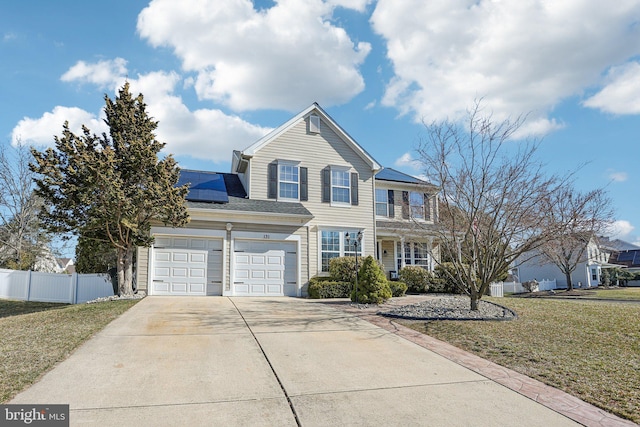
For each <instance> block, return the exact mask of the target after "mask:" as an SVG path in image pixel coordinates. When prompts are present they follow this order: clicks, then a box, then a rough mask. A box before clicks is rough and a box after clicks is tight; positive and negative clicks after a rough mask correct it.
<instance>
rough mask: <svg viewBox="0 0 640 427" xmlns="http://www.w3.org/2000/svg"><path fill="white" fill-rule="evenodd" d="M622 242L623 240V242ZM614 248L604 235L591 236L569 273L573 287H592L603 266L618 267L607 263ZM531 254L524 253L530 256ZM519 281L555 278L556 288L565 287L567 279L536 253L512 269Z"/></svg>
mask: <svg viewBox="0 0 640 427" xmlns="http://www.w3.org/2000/svg"><path fill="white" fill-rule="evenodd" d="M623 243H624V242H623ZM613 251H614V249H613V248H612V247H611V241H610V240H609V239H608V238H606V237H595V236H594V237H591V238H590V239H589V242H588V243H587V247H586V250H585V251H584V254H582V257H581V258H580V261H579V263H578V264H577V266H576V269H575V271H574V272H573V273H572V274H571V279H572V282H573V287H574V288H592V287H597V286H598V285H599V284H600V276H601V274H602V269H603V268H613V267H618V266H617V265H613V264H610V263H609V259H610V257H611V254H612V253H613ZM530 256H531V254H525V257H530ZM513 270H514V271H515V275H516V276H517V277H518V278H519V281H520V282H521V283H523V282H527V281H530V280H554V279H555V280H556V287H557V288H558V289H566V288H567V279H566V277H565V275H564V273H562V272H561V271H560V269H559V268H558V267H557V266H556V265H555V264H553V263H552V262H549V261H548V260H546V259H545V257H544V256H543V255H537V256H534V257H533V258H531V259H529V260H528V261H525V262H523V263H520V264H516V268H515V269H513Z"/></svg>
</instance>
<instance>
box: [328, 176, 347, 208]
mask: <svg viewBox="0 0 640 427" xmlns="http://www.w3.org/2000/svg"><path fill="white" fill-rule="evenodd" d="M331 201H332V202H336V203H351V175H350V174H349V171H346V170H339V169H331Z"/></svg>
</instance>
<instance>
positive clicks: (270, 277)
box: [233, 240, 298, 296]
mask: <svg viewBox="0 0 640 427" xmlns="http://www.w3.org/2000/svg"><path fill="white" fill-rule="evenodd" d="M297 269H298V266H297V254H296V244H295V243H293V242H273V241H256V240H236V241H235V243H234V276H233V277H234V279H233V288H234V295H239V296H242V295H245V296H281V295H289V296H296V295H297V291H298V286H297V280H296V278H297Z"/></svg>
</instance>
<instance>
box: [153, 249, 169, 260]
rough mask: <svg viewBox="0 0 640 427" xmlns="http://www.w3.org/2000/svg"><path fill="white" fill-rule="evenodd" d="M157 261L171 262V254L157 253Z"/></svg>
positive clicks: (165, 252)
mask: <svg viewBox="0 0 640 427" xmlns="http://www.w3.org/2000/svg"><path fill="white" fill-rule="evenodd" d="M155 260H156V261H160V262H166V261H170V260H171V253H169V252H167V251H156V252H155Z"/></svg>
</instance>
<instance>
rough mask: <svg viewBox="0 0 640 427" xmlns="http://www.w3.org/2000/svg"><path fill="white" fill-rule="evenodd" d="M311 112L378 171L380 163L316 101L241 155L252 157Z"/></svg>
mask: <svg viewBox="0 0 640 427" xmlns="http://www.w3.org/2000/svg"><path fill="white" fill-rule="evenodd" d="M313 112H315V113H317V114H318V115H319V116H320V117H321V118H322V121H323V122H324V123H326V124H327V125H329V127H330V128H331V129H332V130H333V131H334V132H336V134H338V136H340V137H341V138H342V140H343V141H345V143H347V145H349V146H350V147H351V149H353V150H354V151H355V152H356V153H357V154H358V155H359V156H360V157H361V158H362V159H363V160H364V161H365V162H366V163H367V164H368V165H369V166H371V169H372V170H374V171H378V170H380V169H381V168H382V166H380V164H379V163H378V162H377V161H376V160H375V159H374V158H373V157H371V155H370V154H369V153H367V151H366V150H365V149H364V148H362V147H361V146H360V145H359V144H358V143H357V142H356V141H355V140H354V139H353V138H352V137H351V136H350V135H349V134H348V133H347V132H346V131H345V130H344V129H342V127H340V125H338V124H337V123H336V122H335V120H333V118H331V116H329V114H327V112H326V111H324V110H323V109H322V107H320V105H319V104H318V103H317V102H314V103H313V104H311V105H310V106H308V107H307V108H305V109H304V110H302V111H301V112H299V113H298V114H296V115H295V116H293V117H292V118H291V119H289V120H288V121H287V122H285V123H283V124H282V125H280V126H278V127H277V128H275V129H274V130H272V131H271V132H269V133H268V134H266V135H265V136H263V137H262V138H260V139H259V140H257V141H256V142H254V143H253V144H252V145H250V146H249V147H247V148H245V149H244V150H242V152H241V155H242V156H243V157H253V156H254V155H255V154H256V153H257V152H258V151H260V150H261V149H262V148H263V147H265V146H266V145H267V144H269V143H270V142H271V141H273V140H274V139H276V138H277V137H279V136H280V135H282V134H283V133H285V132H287V131H288V130H289V129H291V128H292V127H293V126H295V125H296V124H297V123H298V122H299V121H300V120H303V119H305V118H306V117H307V116H309V115H311V113H313Z"/></svg>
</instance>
